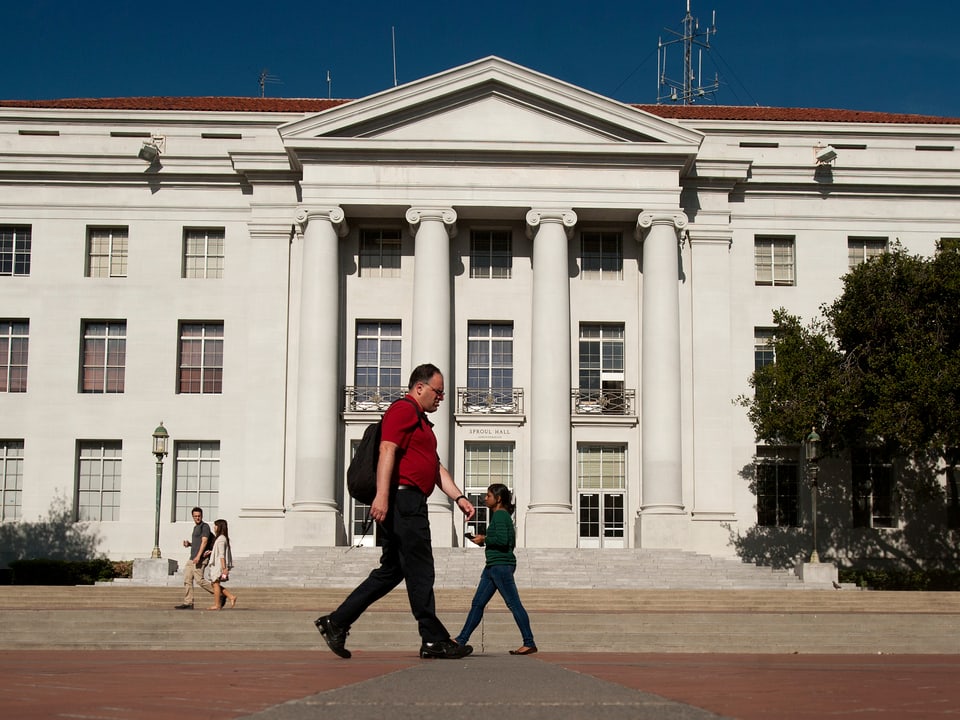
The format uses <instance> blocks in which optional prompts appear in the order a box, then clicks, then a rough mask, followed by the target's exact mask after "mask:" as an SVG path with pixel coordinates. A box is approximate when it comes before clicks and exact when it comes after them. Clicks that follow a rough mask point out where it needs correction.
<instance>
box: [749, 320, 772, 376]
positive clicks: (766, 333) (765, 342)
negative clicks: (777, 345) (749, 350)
mask: <svg viewBox="0 0 960 720" xmlns="http://www.w3.org/2000/svg"><path fill="white" fill-rule="evenodd" d="M775 332H776V330H775V329H774V328H760V327H758V328H754V329H753V369H754V370H759V369H760V368H762V367H764V366H766V365H772V364H773V362H774V360H775V359H776V358H775V356H774V352H773V335H774V333H775Z"/></svg>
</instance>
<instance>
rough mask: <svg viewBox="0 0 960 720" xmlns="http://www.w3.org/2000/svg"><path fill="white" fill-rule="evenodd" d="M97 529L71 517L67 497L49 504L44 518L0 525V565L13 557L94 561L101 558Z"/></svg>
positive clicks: (71, 513)
mask: <svg viewBox="0 0 960 720" xmlns="http://www.w3.org/2000/svg"><path fill="white" fill-rule="evenodd" d="M99 545H100V532H99V530H98V529H96V528H95V527H91V526H89V525H88V524H86V523H78V522H74V520H73V509H72V508H71V506H70V504H69V503H68V502H67V500H66V498H63V497H56V498H54V500H53V502H51V503H50V509H49V510H48V511H47V517H46V518H39V519H38V520H37V521H36V522H16V523H3V524H0V567H7V566H8V564H9V563H10V562H12V561H14V560H36V559H41V558H43V559H48V560H94V559H99V558H102V557H104V556H103V554H102V553H99V552H98V550H97V548H98V547H99Z"/></svg>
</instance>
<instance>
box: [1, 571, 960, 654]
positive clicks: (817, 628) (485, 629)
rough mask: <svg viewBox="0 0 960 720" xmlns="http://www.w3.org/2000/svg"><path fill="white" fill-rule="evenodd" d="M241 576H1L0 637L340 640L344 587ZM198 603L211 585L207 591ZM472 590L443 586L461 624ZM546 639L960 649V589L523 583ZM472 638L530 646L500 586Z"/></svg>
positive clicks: (561, 647)
mask: <svg viewBox="0 0 960 720" xmlns="http://www.w3.org/2000/svg"><path fill="white" fill-rule="evenodd" d="M232 584H234V586H235V592H237V594H238V596H239V598H240V600H239V603H238V605H237V607H236V608H234V609H228V610H223V611H221V612H216V613H214V612H205V611H202V610H192V611H178V610H174V609H172V607H173V605H174V604H175V603H177V602H179V600H180V598H181V597H182V596H181V595H180V593H179V591H175V590H172V589H170V588H138V587H131V586H123V585H119V586H108V585H101V586H95V587H77V588H47V587H44V588H38V587H6V588H0V623H2V627H3V628H4V632H3V633H2V635H0V649H18V650H28V649H52V648H62V649H97V648H99V649H165V650H190V649H211V648H217V649H223V650H231V649H233V650H256V649H262V650H284V649H287V650H309V649H316V650H317V651H318V652H327V650H326V646H325V645H324V644H323V642H322V640H321V638H320V636H319V634H318V633H317V631H316V630H315V629H314V627H313V620H314V619H315V618H316V617H317V615H319V614H321V613H323V612H326V611H328V610H330V609H332V608H333V607H335V606H336V604H337V603H339V602H340V600H342V599H343V597H344V595H345V591H344V590H343V589H330V588H328V589H323V588H317V589H296V588H257V587H243V586H242V585H240V584H239V583H232ZM198 592H199V594H198V595H197V601H198V607H203V606H205V605H206V604H207V603H208V602H209V600H210V596H209V595H207V594H206V593H205V592H203V591H202V590H201V591H198ZM471 597H472V590H465V589H450V588H444V589H440V590H438V592H437V607H438V613H439V614H440V616H441V618H442V619H443V620H444V622H445V623H446V624H447V626H448V629H450V631H451V632H453V633H456V631H457V630H459V627H460V624H461V623H462V622H463V620H464V618H465V616H466V611H467V609H468V607H469V603H470V598H471ZM521 597H522V598H523V602H524V605H525V607H526V608H527V611H528V612H529V614H530V618H531V622H532V625H533V629H534V633H535V634H536V637H537V642H538V644H539V645H540V647H541V648H542V649H543V650H553V651H576V652H596V651H603V652H667V653H669V652H684V653H706V652H711V653H757V652H761V653H794V652H797V653H871V654H872V653H951V654H955V653H958V652H960V593H889V592H859V591H853V592H851V591H843V590H840V591H837V590H821V591H811V592H803V593H797V592H784V591H783V590H709V591H708V590H622V589H603V590H576V589H563V590H553V589H543V588H540V589H537V588H523V587H521ZM471 642H472V644H473V645H474V646H475V647H476V648H477V651H478V652H497V653H499V652H505V651H506V650H507V649H510V648H513V647H516V646H517V645H519V636H518V632H517V629H516V627H515V625H514V623H513V618H512V616H511V615H510V613H509V612H508V611H507V610H506V608H505V607H504V605H503V602H502V600H500V599H499V598H498V597H495V598H494V599H493V600H492V601H491V602H490V605H489V606H488V608H487V612H486V615H485V619H484V622H483V624H482V625H481V627H480V628H478V629H477V631H476V633H475V634H474V636H473V638H472V639H471ZM418 645H419V639H418V637H417V633H416V623H415V622H414V621H413V619H412V618H411V616H410V612H409V609H408V607H407V602H406V595H405V593H404V592H403V590H402V588H400V589H398V590H396V591H394V592H393V593H391V594H390V595H388V596H387V597H386V598H384V599H383V600H381V601H380V602H379V603H377V604H376V605H374V606H373V607H372V608H371V609H370V610H369V611H368V612H367V613H366V614H365V615H364V616H363V617H362V618H361V619H360V620H359V621H358V622H357V623H356V624H355V625H354V627H353V628H352V629H351V634H350V637H349V640H348V647H350V648H351V649H353V650H399V651H411V652H412V651H415V650H416V648H417V647H418Z"/></svg>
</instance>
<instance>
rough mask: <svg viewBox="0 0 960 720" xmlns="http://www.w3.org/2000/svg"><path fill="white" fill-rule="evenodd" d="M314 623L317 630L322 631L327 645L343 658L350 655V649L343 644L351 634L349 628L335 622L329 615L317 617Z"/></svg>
mask: <svg viewBox="0 0 960 720" xmlns="http://www.w3.org/2000/svg"><path fill="white" fill-rule="evenodd" d="M313 624H314V625H316V626H317V630H319V631H320V634H321V635H323V639H324V640H326V641H327V645H328V646H329V647H330V649H331V650H333V652H334V653H335V654H337V655H339V656H340V657H342V658H348V657H350V651H349V650H347V649H346V648H345V647H344V646H343V645H344V643H345V642H346V641H347V635H349V634H350V633H349V632H348V631H347V630H344V629H343V628H341V627H340V626H339V625H337V624H336V623H335V622H333V620H331V619H330V616H329V615H324V616H323V617H319V618H317V619H316V620H314V621H313Z"/></svg>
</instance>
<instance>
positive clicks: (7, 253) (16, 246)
mask: <svg viewBox="0 0 960 720" xmlns="http://www.w3.org/2000/svg"><path fill="white" fill-rule="evenodd" d="M29 274H30V226H29V225H0V275H15V276H26V275H29Z"/></svg>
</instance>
